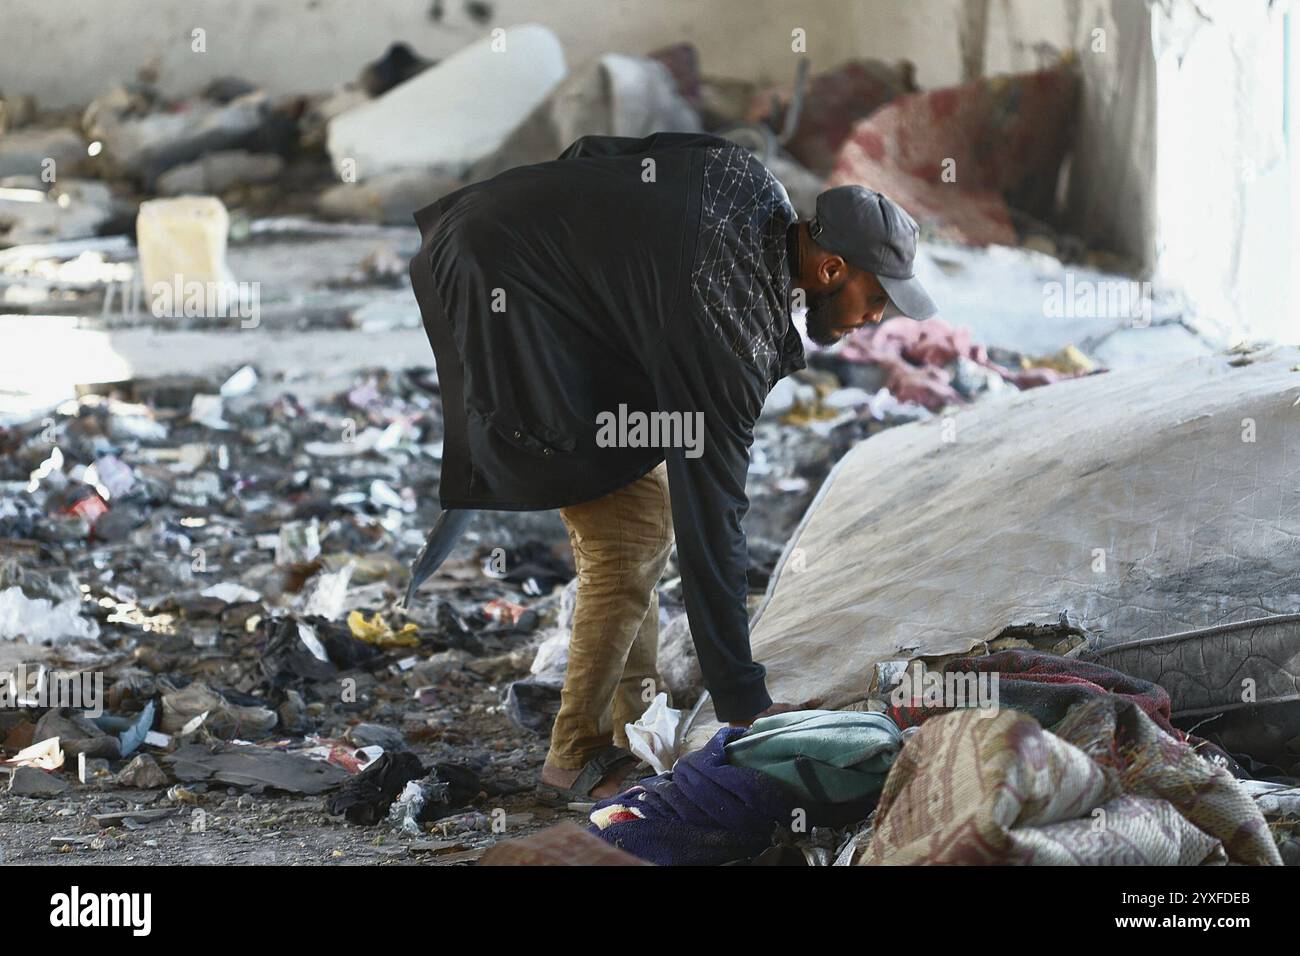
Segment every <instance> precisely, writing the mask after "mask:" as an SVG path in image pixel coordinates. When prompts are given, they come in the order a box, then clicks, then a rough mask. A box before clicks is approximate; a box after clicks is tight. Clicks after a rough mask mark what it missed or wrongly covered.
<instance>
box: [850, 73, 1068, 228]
mask: <svg viewBox="0 0 1300 956" xmlns="http://www.w3.org/2000/svg"><path fill="white" fill-rule="evenodd" d="M1077 93H1078V78H1077V76H1076V74H1075V73H1074V72H1073V71H1072V70H1070V69H1068V68H1065V67H1061V68H1058V69H1053V70H1043V71H1040V72H1038V73H1029V74H1020V75H1016V76H998V77H992V78H989V79H983V80H977V81H975V82H973V83H967V84H964V85H962V86H954V87H949V88H947V89H942V90H933V91H931V92H928V93H917V94H914V95H910V96H903V97H900V98H898V99H896V100H894V101H893V102H891V103H889V104H887V105H885V106H882V107H881V108H880V109H879V110H877V111H876V112H875V113H873V114H872V115H871V116H870V117H869V118H867V119H865V120H862V121H861V122H860V123H858V124H857V125H856V126H854V128H853V132H852V134H851V135H850V136H849V138H848V140H847V141H846V142H845V143H844V145H843V147H842V148H841V150H840V153H839V156H838V158H837V160H836V163H835V168H834V170H833V171H832V173H831V177H830V185H831V186H840V185H844V184H846V183H859V184H861V185H864V186H869V187H870V188H872V189H875V190H878V191H879V192H882V193H885V194H886V195H887V196H889V197H890V198H891V199H893V200H895V201H896V202H898V203H899V204H901V205H902V206H903V207H904V208H905V209H907V211H908V212H909V213H911V214H912V216H913V217H914V218H915V219H916V220H917V221H918V222H920V223H921V225H922V226H924V227H928V228H929V230H930V231H931V232H933V233H934V234H935V235H937V236H939V237H941V238H947V239H953V240H956V241H959V242H965V243H969V244H972V245H989V244H995V243H996V244H999V245H1014V244H1015V243H1016V231H1015V228H1014V226H1013V225H1012V223H1011V216H1010V209H1009V206H1010V207H1014V208H1015V209H1018V210H1021V211H1023V212H1027V213H1030V214H1031V215H1033V216H1035V217H1036V218H1039V219H1049V218H1050V217H1051V214H1052V210H1053V203H1054V200H1055V194H1056V183H1057V178H1058V176H1059V173H1060V168H1061V162H1062V160H1063V159H1064V158H1065V154H1066V151H1067V150H1068V149H1069V147H1070V143H1071V140H1072V137H1073V130H1074V118H1075V101H1076V99H1077ZM1008 204H1009V206H1008Z"/></svg>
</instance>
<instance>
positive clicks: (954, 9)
mask: <svg viewBox="0 0 1300 956" xmlns="http://www.w3.org/2000/svg"><path fill="white" fill-rule="evenodd" d="M480 6H484V7H488V8H489V9H490V10H491V14H490V16H489V17H488V18H486V19H480V20H476V19H474V18H473V17H472V16H471V15H470V14H469V12H468V5H467V4H465V3H464V2H462V0H437V2H435V0H425V2H416V3H411V2H405V0H372V2H370V3H368V4H366V5H365V8H364V12H360V8H359V7H358V6H357V5H356V4H355V3H352V2H350V0H316V2H314V3H311V4H288V3H281V2H273V0H219V2H218V0H198V2H195V3H187V4H183V5H181V4H175V5H173V4H158V3H157V2H155V0H118V2H116V3H114V4H112V5H91V4H85V3H82V2H78V0H12V2H10V3H9V4H7V11H6V12H7V16H6V18H5V19H6V23H5V27H4V29H5V31H6V36H5V40H6V41H7V42H6V43H5V47H6V54H5V56H4V57H3V58H0V89H3V90H5V91H6V92H11V93H33V94H35V95H36V96H37V97H38V98H39V99H40V100H41V102H42V103H44V104H46V105H51V106H54V105H69V104H72V105H75V104H84V103H86V102H88V101H89V100H90V99H91V98H92V97H94V96H95V95H97V94H99V93H101V92H103V90H104V88H105V87H106V86H108V85H110V84H112V83H114V82H117V81H120V80H123V79H129V78H131V77H133V76H134V75H135V73H136V71H137V70H139V69H140V68H141V67H144V66H146V65H149V64H155V65H156V66H157V67H158V73H159V82H160V84H161V87H162V89H163V92H164V93H165V94H168V95H186V94H189V93H192V92H194V91H195V90H198V89H200V88H201V87H202V86H203V85H204V84H205V83H207V82H208V81H209V80H211V79H213V78H215V77H218V76H222V75H231V74H233V75H237V76H242V77H244V78H245V79H247V80H249V81H251V82H253V83H255V84H258V85H260V86H263V87H265V88H266V89H267V90H268V91H270V92H271V93H294V92H304V91H310V92H316V91H323V90H328V89H330V88H332V87H333V86H335V85H337V84H338V83H340V82H342V81H344V80H347V79H351V78H352V77H353V76H355V75H356V74H357V72H358V71H359V70H360V69H361V67H362V66H363V65H364V64H365V63H367V62H369V61H371V60H373V59H375V57H377V56H378V55H379V54H380V53H382V52H383V51H384V49H385V48H386V47H387V46H388V44H390V43H392V42H394V41H395V40H404V41H406V42H407V43H409V44H410V45H411V46H412V47H414V48H415V50H416V51H417V52H419V53H420V54H421V55H423V56H427V57H445V56H447V55H449V54H451V53H453V52H455V51H456V50H458V49H460V48H461V47H462V46H464V45H466V44H467V43H469V42H471V41H473V40H475V39H477V38H479V37H482V36H483V35H484V34H485V32H486V31H488V30H489V29H492V28H494V27H498V26H501V27H507V26H513V25H516V24H520V23H526V22H537V23H542V24H545V25H546V26H548V27H550V28H551V29H552V30H554V31H555V32H556V34H557V35H558V36H559V38H560V40H561V41H562V42H563V44H564V47H565V53H566V55H567V57H568V60H569V65H570V67H574V66H576V65H578V64H580V63H582V62H584V61H586V60H588V59H590V58H592V57H595V56H597V55H599V54H602V53H609V52H619V53H637V54H639V53H646V52H648V51H650V50H653V49H655V48H657V47H661V46H666V45H668V44H671V43H677V42H680V41H682V40H684V39H685V40H690V41H691V42H693V43H695V44H696V46H697V47H698V48H699V51H700V57H701V60H702V62H703V64H704V67H705V70H706V71H707V72H708V73H710V74H713V75H718V76H734V77H737V78H741V79H750V80H757V81H762V82H781V81H788V80H789V79H790V78H791V77H792V76H793V74H794V65H795V64H794V60H793V54H792V52H791V49H790V44H791V39H790V34H791V30H792V29H794V28H796V27H798V28H802V29H803V30H805V31H806V36H807V50H808V55H809V56H810V57H812V60H813V63H814V65H815V66H819V67H828V66H832V65H835V64H838V63H840V62H842V61H844V60H846V59H850V58H852V57H857V56H874V57H879V58H881V59H885V60H889V61H891V62H892V61H894V60H897V59H899V58H907V59H910V60H912V61H913V62H914V63H915V64H916V65H917V74H918V79H919V81H920V82H921V83H922V84H923V85H926V86H942V85H947V84H950V83H954V82H957V81H958V80H960V78H961V76H960V55H959V52H958V13H959V8H960V0H909V2H908V3H906V4H900V3H896V2H893V0H878V2H866V3H864V2H862V0H820V2H818V3H815V4H791V3H789V2H788V0H710V2H709V3H699V2H697V0H660V2H657V3H654V4H646V3H641V2H635V0H606V2H604V3H602V4H601V15H600V16H599V17H593V16H592V10H591V5H590V4H589V3H585V2H556V0H490V2H488V3H485V4H481V5H480ZM431 9H440V10H441V11H442V14H441V18H440V19H439V20H434V19H433V17H432V16H431V15H430V10H431ZM196 26H197V27H204V28H205V29H206V30H207V52H206V53H204V54H195V53H192V52H191V51H190V34H191V31H192V30H193V29H194V28H195V27H196ZM738 27H739V28H740V29H741V34H740V35H742V36H743V38H744V39H743V42H737V36H738V33H737V31H738ZM70 64H75V65H76V68H75V69H72V68H70Z"/></svg>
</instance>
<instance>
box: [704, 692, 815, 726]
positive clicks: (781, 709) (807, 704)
mask: <svg viewBox="0 0 1300 956" xmlns="http://www.w3.org/2000/svg"><path fill="white" fill-rule="evenodd" d="M820 706H821V698H819V697H814V698H813V699H812V700H806V701H804V702H803V703H802V704H773V705H772V706H771V707H769V708H768V709H767V710H765V711H763V712H762V713H761V714H755V715H754V716H753V717H751V718H749V720H733V721H732V722H731V723H730V724H728V725H727V726H729V727H749V726H751V725H752V724H753V723H754V721H756V720H758V719H759V718H760V717H771V716H773V715H774V714H789V713H791V712H793V711H796V710H816V709H817V708H818V707H820Z"/></svg>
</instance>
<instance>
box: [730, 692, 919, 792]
mask: <svg viewBox="0 0 1300 956" xmlns="http://www.w3.org/2000/svg"><path fill="white" fill-rule="evenodd" d="M902 746H903V740H902V735H901V733H900V731H899V729H898V725H897V724H895V723H894V722H893V721H892V720H890V719H889V717H887V716H885V715H884V714H880V713H868V712H854V711H839V710H797V711H792V712H791V713H788V714H776V715H774V716H771V717H763V718H760V719H759V720H756V721H754V725H753V726H752V727H751V728H750V729H749V731H748V732H747V733H745V734H744V735H743V736H741V737H738V738H736V739H735V740H732V741H731V742H730V743H728V744H727V747H726V753H727V761H728V763H730V764H732V765H733V766H736V767H747V768H749V769H751V770H758V771H761V772H762V773H765V774H767V775H768V776H770V777H773V778H775V779H776V780H778V781H780V782H781V783H782V784H784V785H785V786H786V787H787V788H789V789H790V790H792V791H793V792H794V793H796V794H798V795H799V796H800V797H802V798H803V799H805V800H811V801H816V802H819V803H856V802H861V801H864V800H870V799H872V798H874V797H876V796H877V795H879V793H880V791H881V789H882V788H883V787H884V785H885V777H886V776H888V774H889V768H890V767H892V766H893V764H894V758H895V757H897V756H898V752H899V750H901V749H902Z"/></svg>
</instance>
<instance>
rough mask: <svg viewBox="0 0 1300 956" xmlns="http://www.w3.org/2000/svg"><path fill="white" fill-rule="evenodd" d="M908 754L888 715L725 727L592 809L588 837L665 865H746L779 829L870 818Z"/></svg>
mask: <svg viewBox="0 0 1300 956" xmlns="http://www.w3.org/2000/svg"><path fill="white" fill-rule="evenodd" d="M901 747H902V739H901V736H900V733H899V730H898V727H896V726H895V725H894V723H893V721H891V720H890V719H889V718H888V717H886V716H885V715H883V714H874V713H851V712H838V711H818V710H806V711H797V712H795V713H791V714H779V715H776V716H773V717H764V718H762V719H761V720H757V721H755V722H754V725H753V726H752V727H751V728H749V729H748V730H745V729H742V728H735V727H725V728H723V729H722V730H720V731H719V732H718V733H717V734H716V735H715V736H714V737H713V739H712V740H710V741H709V743H708V744H707V745H706V746H705V747H704V748H703V749H701V750H698V751H696V752H694V753H691V754H688V755H686V756H685V757H683V758H681V759H680V760H678V761H677V763H676V764H675V765H674V766H673V768H672V770H670V771H669V772H667V773H663V774H659V775H658V776H654V777H647V778H645V779H643V780H641V781H639V782H638V783H637V785H636V786H634V787H632V788H630V789H628V790H625V791H624V792H622V793H620V794H618V795H617V796H615V797H611V798H609V799H607V800H602V801H600V802H599V803H597V804H596V805H595V807H594V808H593V809H592V811H591V817H590V820H591V827H590V830H591V832H593V833H595V834H596V835H597V836H599V837H600V838H601V839H603V840H605V841H606V842H607V843H610V844H611V845H613V846H616V847H618V848H619V849H621V850H625V851H627V852H629V853H631V854H633V855H635V856H637V857H640V858H641V859H643V860H646V861H648V862H651V863H658V864H663V865H679V866H681V865H688V866H689V865H694V866H705V865H713V864H722V863H732V862H737V861H741V860H748V859H751V858H753V857H756V856H758V855H759V854H761V853H762V852H763V851H764V850H766V849H768V848H769V847H770V846H772V843H773V836H774V834H775V833H777V832H778V830H781V829H792V830H794V831H795V832H796V833H798V832H807V831H808V829H810V828H812V827H817V826H844V825H846V824H849V823H851V822H853V821H855V820H861V819H862V818H863V817H865V816H867V815H868V814H869V813H870V812H871V809H872V807H873V806H874V805H875V802H876V799H877V797H878V796H879V794H880V791H881V788H882V787H883V786H884V783H885V778H886V776H887V775H888V773H889V768H890V767H891V766H892V765H893V762H894V759H895V758H896V757H897V756H898V753H899V750H900V749H901Z"/></svg>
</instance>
